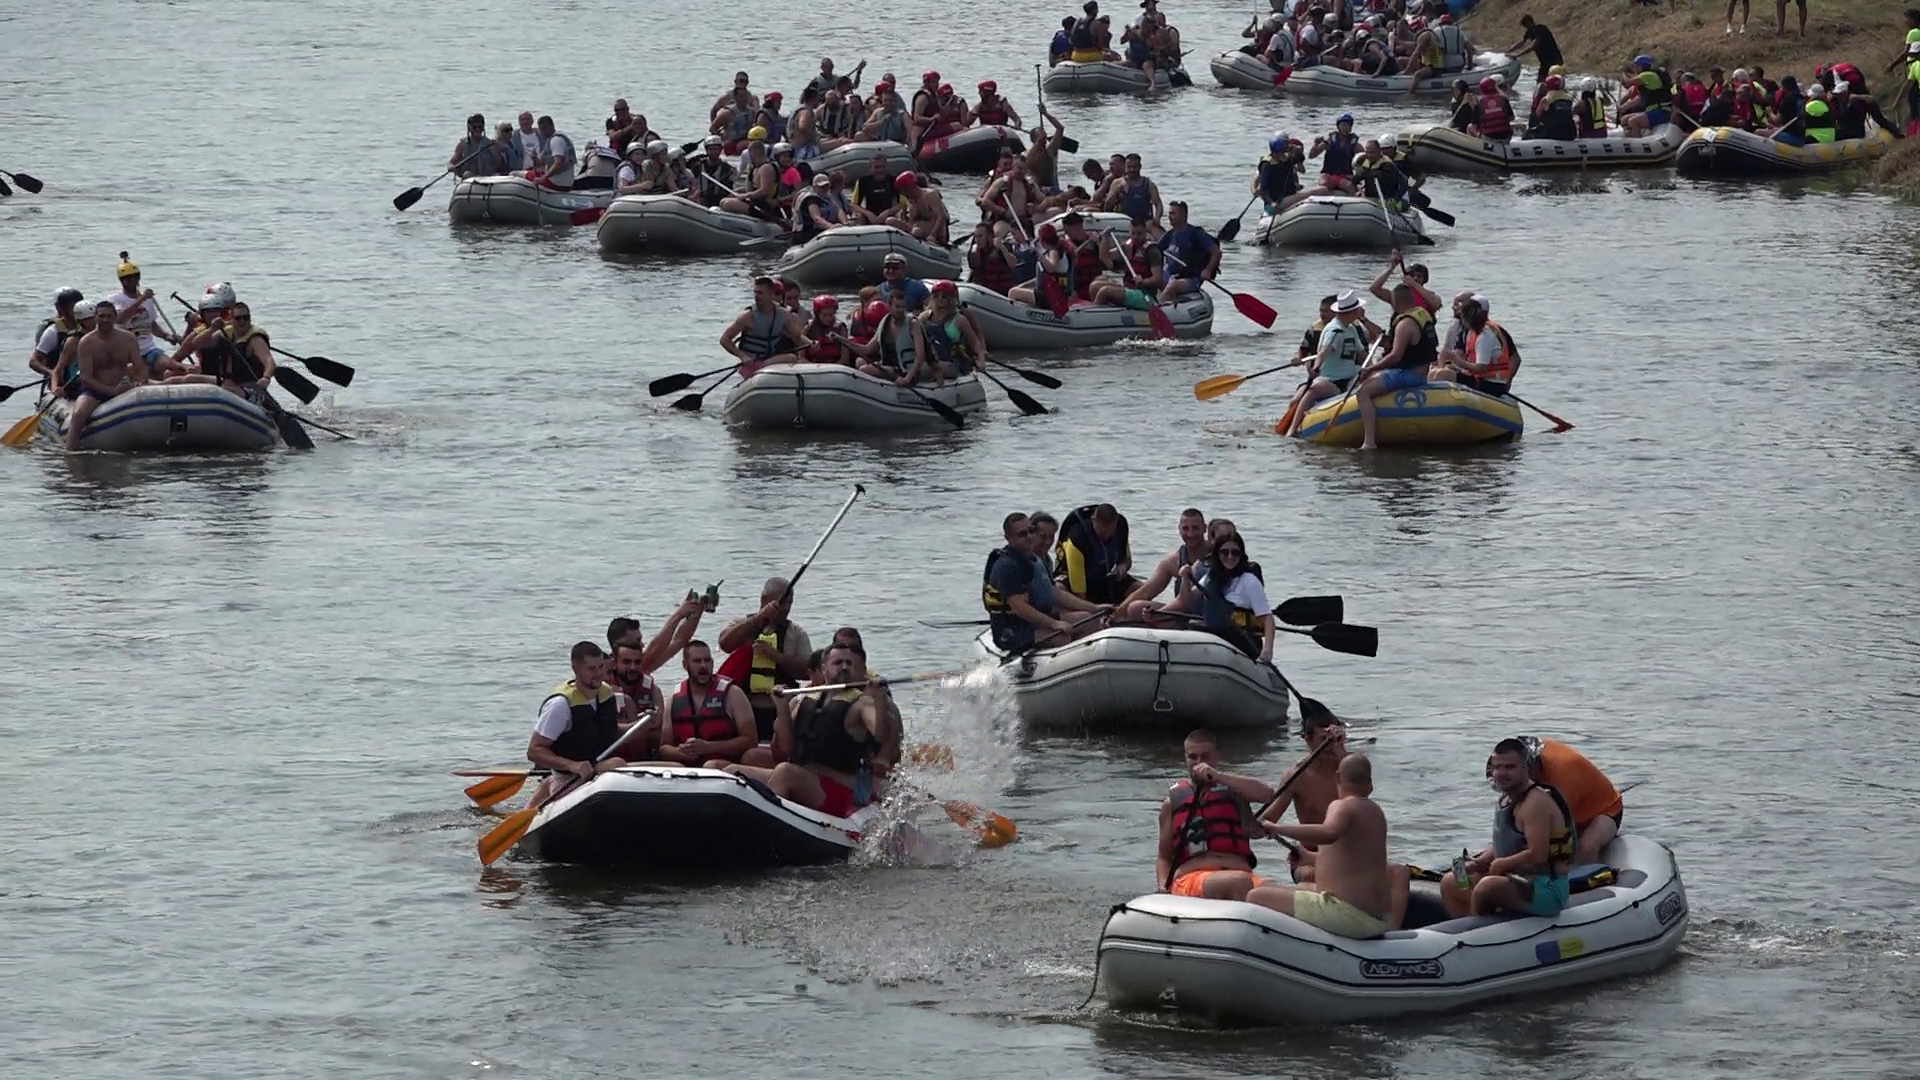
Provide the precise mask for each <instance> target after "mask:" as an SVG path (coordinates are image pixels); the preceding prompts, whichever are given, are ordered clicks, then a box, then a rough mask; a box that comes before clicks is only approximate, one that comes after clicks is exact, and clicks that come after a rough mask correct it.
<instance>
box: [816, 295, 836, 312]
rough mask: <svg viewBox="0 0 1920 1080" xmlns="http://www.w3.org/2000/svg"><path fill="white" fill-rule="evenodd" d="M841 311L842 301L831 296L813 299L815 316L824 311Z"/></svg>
mask: <svg viewBox="0 0 1920 1080" xmlns="http://www.w3.org/2000/svg"><path fill="white" fill-rule="evenodd" d="M839 310H840V301H839V300H837V299H835V298H833V297H831V296H816V297H814V298H813V313H814V314H815V315H818V314H820V313H821V312H823V311H839Z"/></svg>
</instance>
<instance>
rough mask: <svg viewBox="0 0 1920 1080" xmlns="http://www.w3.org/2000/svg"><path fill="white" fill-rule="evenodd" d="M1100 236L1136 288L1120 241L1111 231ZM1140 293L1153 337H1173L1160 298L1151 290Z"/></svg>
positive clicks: (1161, 338)
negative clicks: (1144, 298) (1145, 302)
mask: <svg viewBox="0 0 1920 1080" xmlns="http://www.w3.org/2000/svg"><path fill="white" fill-rule="evenodd" d="M1100 235H1101V236H1103V237H1105V238H1106V241H1107V246H1108V247H1111V248H1112V249H1113V253H1114V254H1115V255H1118V256H1120V265H1121V266H1122V267H1123V268H1124V273H1125V274H1126V277H1127V280H1128V281H1131V282H1133V283H1134V285H1136V286H1138V285H1139V284H1140V277H1139V275H1137V274H1135V273H1134V272H1133V260H1132V259H1129V258H1127V253H1126V252H1124V251H1122V250H1120V241H1119V240H1117V239H1115V238H1114V235H1113V230H1112V229H1102V230H1101V231H1100ZM1140 291H1141V293H1143V294H1145V296H1146V298H1147V323H1148V325H1150V326H1152V327H1153V336H1154V337H1156V338H1158V339H1160V340H1161V341H1165V340H1167V339H1168V338H1171V337H1173V336H1174V329H1173V320H1172V319H1169V318H1167V313H1166V310H1165V309H1164V308H1162V307H1161V306H1160V298H1159V297H1158V296H1155V295H1154V294H1153V292H1152V291H1151V290H1148V289H1145V288H1142V289H1141V290H1140Z"/></svg>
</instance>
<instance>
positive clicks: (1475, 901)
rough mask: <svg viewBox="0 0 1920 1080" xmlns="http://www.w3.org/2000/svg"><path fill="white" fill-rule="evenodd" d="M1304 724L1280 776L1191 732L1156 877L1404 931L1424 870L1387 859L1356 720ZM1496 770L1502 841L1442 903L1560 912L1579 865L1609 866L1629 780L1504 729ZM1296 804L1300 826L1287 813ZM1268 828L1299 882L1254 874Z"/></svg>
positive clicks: (1458, 877) (1331, 923) (1164, 813)
mask: <svg viewBox="0 0 1920 1080" xmlns="http://www.w3.org/2000/svg"><path fill="white" fill-rule="evenodd" d="M1300 732H1301V735H1302V737H1304V738H1305V740H1306V742H1307V746H1308V754H1307V757H1306V759H1305V760H1304V761H1302V762H1301V763H1300V764H1299V765H1297V766H1295V767H1294V768H1293V769H1292V770H1290V771H1289V772H1288V774H1287V775H1286V776H1285V777H1283V778H1282V779H1281V780H1280V782H1279V783H1278V784H1268V783H1267V782H1266V781H1264V780H1261V779H1259V778H1257V777H1252V776H1245V775H1240V774H1237V773H1232V772H1228V771H1226V770H1225V769H1224V768H1222V767H1221V762H1220V751H1219V747H1218V745H1217V743H1216V740H1215V739H1214V736H1213V735H1212V734H1211V733H1210V732H1207V731H1204V730H1200V731H1195V732H1193V733H1192V734H1190V735H1188V736H1187V739H1186V761H1187V775H1186V776H1185V777H1183V778H1182V779H1181V780H1179V781H1178V782H1177V783H1175V784H1174V785H1173V786H1172V788H1171V790H1170V791H1169V792H1168V793H1167V797H1166V798H1165V799H1164V800H1163V801H1162V802H1161V804H1160V839H1159V853H1158V854H1159V857H1158V859H1157V860H1156V862H1155V866H1154V876H1155V879H1156V881H1155V884H1156V885H1157V887H1158V888H1159V889H1160V891H1162V892H1171V893H1173V894H1175V895H1177V896H1195V897H1205V898H1207V899H1212V900H1241V901H1245V902H1247V903H1251V904H1259V905H1262V906H1264V907H1269V908H1272V909H1273V910H1275V911H1279V912H1282V913H1284V914H1287V915H1291V916H1293V917H1294V918H1296V919H1299V920H1300V921H1302V922H1305V923H1307V924H1309V925H1312V926H1316V927H1319V928H1320V929H1322V930H1325V931H1326V932H1328V933H1330V934H1335V935H1338V936H1340V937H1346V938H1355V939H1365V938H1372V937H1379V936H1380V935H1382V934H1384V933H1386V932H1388V931H1390V930H1394V929H1398V928H1399V927H1400V926H1401V924H1402V922H1403V920H1404V918H1405V915H1406V910H1407V894H1408V887H1409V883H1410V881H1411V878H1412V869H1411V868H1410V867H1408V866H1407V865H1405V864H1402V863H1393V862H1390V861H1388V858H1387V819H1386V813H1385V812H1384V811H1383V810H1382V809H1381V807H1380V805H1379V804H1378V803H1376V802H1375V801H1374V799H1373V793H1374V788H1373V765H1372V762H1371V761H1369V760H1368V759H1367V756H1366V755H1365V754H1361V753H1358V752H1351V751H1348V750H1347V748H1346V724H1345V723H1344V722H1343V721H1341V720H1340V719H1338V718H1337V717H1335V716H1333V715H1331V714H1324V713H1323V714H1321V715H1318V716H1313V717H1304V718H1302V720H1301V723H1300ZM1485 768H1486V776H1487V780H1488V782H1489V783H1490V784H1491V785H1492V787H1493V789H1494V791H1495V792H1496V793H1497V794H1498V799H1497V801H1496V803H1495V809H1494V826H1493V834H1492V838H1491V842H1490V843H1489V844H1488V845H1487V846H1486V847H1485V848H1483V849H1482V850H1481V851H1480V852H1479V853H1478V854H1474V855H1470V856H1469V855H1465V854H1463V856H1462V857H1461V858H1459V859H1456V860H1454V864H1453V868H1452V869H1451V870H1448V871H1447V872H1445V873H1444V874H1442V875H1441V876H1440V883H1439V888H1440V901H1441V903H1442V904H1443V905H1444V906H1445V908H1446V911H1447V914H1448V915H1449V916H1452V917H1459V916H1463V915H1468V914H1473V915H1497V914H1513V915H1534V916H1540V917H1543V918H1549V919H1551V918H1554V917H1556V916H1558V915H1559V914H1560V912H1561V910H1562V909H1563V908H1565V907H1566V906H1567V902H1568V900H1569V898H1570V896H1571V893H1572V890H1573V883H1572V871H1573V870H1574V869H1575V868H1576V867H1582V866H1591V865H1594V864H1598V863H1599V862H1600V861H1601V858H1602V855H1603V854H1604V852H1605V851H1606V848H1607V845H1609V844H1611V843H1612V842H1613V839H1614V837H1615V836H1617V835H1619V831H1620V824H1621V820H1622V817H1623V815H1624V812H1625V802H1624V800H1623V799H1622V798H1621V794H1620V791H1619V790H1618V789H1617V788H1615V787H1614V785H1613V782H1612V781H1610V780H1609V779H1607V776H1606V774H1605V773H1603V772H1602V771H1601V770H1600V769H1599V768H1598V767H1597V766H1595V765H1594V764H1593V762H1591V761H1589V760H1588V759H1587V758H1586V756H1585V755H1583V754H1581V753H1580V752H1579V751H1578V750H1575V749H1574V748H1573V747H1571V746H1568V745H1567V744H1565V743H1562V742H1557V741H1555V740H1552V739H1541V738H1536V737H1533V736H1518V737H1512V738H1506V739H1501V740H1500V741H1499V742H1498V743H1496V744H1494V746H1493V750H1492V753H1491V754H1489V755H1488V757H1487V760H1486V766H1485ZM1289 806H1291V807H1292V808H1293V811H1294V817H1295V819H1296V820H1297V822H1298V824H1293V825H1282V824H1279V823H1278V822H1279V820H1280V817H1281V815H1282V814H1283V813H1285V812H1286V810H1287V808H1288V807H1289ZM1256 807H1257V808H1258V809H1256ZM1261 835H1266V836H1271V837H1274V838H1276V839H1278V840H1279V841H1280V842H1281V843H1283V844H1285V845H1286V846H1287V850H1288V868H1289V870H1290V875H1289V876H1290V878H1291V882H1290V883H1288V884H1278V883H1275V882H1274V881H1273V880H1271V879H1269V878H1267V877H1263V876H1261V875H1258V874H1255V873H1254V870H1255V868H1256V866H1257V865H1258V857H1257V856H1256V855H1255V853H1254V850H1253V841H1254V839H1255V838H1256V837H1258V836H1261Z"/></svg>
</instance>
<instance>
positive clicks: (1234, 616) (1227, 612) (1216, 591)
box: [1196, 570, 1260, 655]
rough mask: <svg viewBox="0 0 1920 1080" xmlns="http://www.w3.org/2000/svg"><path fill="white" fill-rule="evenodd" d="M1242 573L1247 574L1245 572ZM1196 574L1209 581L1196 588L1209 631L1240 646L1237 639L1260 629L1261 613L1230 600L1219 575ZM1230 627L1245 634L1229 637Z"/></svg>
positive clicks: (1203, 620) (1202, 619) (1204, 622)
mask: <svg viewBox="0 0 1920 1080" xmlns="http://www.w3.org/2000/svg"><path fill="white" fill-rule="evenodd" d="M1241 572H1242V573H1245V571H1241ZM1196 573H1197V575H1198V576H1201V577H1205V578H1207V579H1208V580H1207V583H1206V584H1205V585H1204V586H1196V587H1197V588H1199V589H1200V619H1201V622H1202V623H1203V624H1204V625H1205V626H1206V628H1207V629H1208V630H1211V631H1213V632H1214V633H1216V634H1220V635H1222V636H1225V637H1227V639H1228V640H1229V641H1232V642H1234V644H1239V642H1238V641H1235V640H1234V639H1235V638H1237V637H1243V636H1247V635H1251V634H1252V633H1253V632H1254V631H1255V630H1257V629H1258V628H1259V626H1260V612H1257V611H1255V610H1253V609H1252V608H1249V607H1241V606H1240V605H1238V604H1235V603H1233V602H1232V601H1230V600H1228V599H1227V586H1225V585H1223V584H1221V583H1220V580H1219V577H1218V575H1213V574H1209V573H1207V572H1206V571H1205V570H1201V571H1197V572H1196ZM1229 627H1231V628H1233V629H1234V630H1239V631H1242V632H1243V633H1242V634H1238V635H1229V634H1228V628H1229ZM1247 640H1248V641H1249V642H1250V641H1251V637H1247ZM1255 655H1258V653H1256V654H1255Z"/></svg>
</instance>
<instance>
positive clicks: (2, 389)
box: [0, 383, 40, 401]
mask: <svg viewBox="0 0 1920 1080" xmlns="http://www.w3.org/2000/svg"><path fill="white" fill-rule="evenodd" d="M27 385H28V386H38V385H40V384H39V383H28V384H27ZM22 389H25V387H20V386H0V401H5V400H7V399H8V398H10V397H12V396H13V392H14V391H15V390H22Z"/></svg>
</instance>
